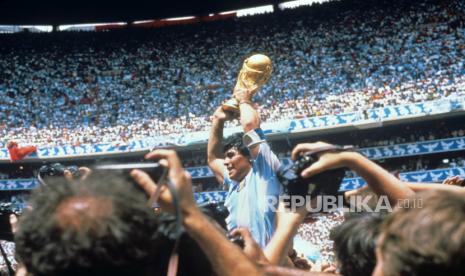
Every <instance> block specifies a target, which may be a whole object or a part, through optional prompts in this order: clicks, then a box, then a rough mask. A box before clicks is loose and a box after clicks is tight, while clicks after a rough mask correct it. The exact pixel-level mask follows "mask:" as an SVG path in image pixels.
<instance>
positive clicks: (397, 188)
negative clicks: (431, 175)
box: [292, 142, 414, 205]
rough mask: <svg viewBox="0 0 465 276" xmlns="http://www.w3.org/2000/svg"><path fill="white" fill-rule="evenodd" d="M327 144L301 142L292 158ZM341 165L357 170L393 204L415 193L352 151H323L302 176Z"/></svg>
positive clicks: (376, 190)
mask: <svg viewBox="0 0 465 276" xmlns="http://www.w3.org/2000/svg"><path fill="white" fill-rule="evenodd" d="M326 146H329V144H327V143H324V142H317V143H305V144H299V145H297V146H296V147H295V148H294V149H293V151H292V158H293V159H294V160H295V159H296V158H297V157H298V156H299V154H301V153H304V152H307V151H313V150H317V149H319V148H321V147H326ZM341 167H347V168H349V169H351V170H353V171H354V172H356V173H357V174H358V175H359V176H361V177H362V178H363V179H364V180H365V181H366V182H367V184H368V186H369V187H370V188H371V189H372V190H373V191H374V192H375V193H376V194H378V195H386V196H387V197H388V199H389V201H390V203H391V204H392V205H396V204H397V203H398V201H399V200H400V199H406V198H409V197H411V196H413V195H414V192H413V191H412V189H410V188H409V187H408V186H407V185H405V184H404V183H403V182H402V181H401V180H399V179H397V178H396V177H395V176H393V175H391V174H390V173H389V172H388V171H386V170H385V169H383V168H381V167H380V166H379V165H377V164H376V163H374V162H372V161H371V160H369V159H368V158H366V157H365V156H363V155H361V154H360V153H357V152H352V151H342V152H337V151H326V152H323V153H321V154H319V159H318V161H317V162H315V163H313V164H312V165H311V166H310V167H308V168H306V169H305V170H304V171H303V172H302V176H303V177H310V176H312V175H315V174H318V173H321V172H323V171H326V170H331V169H336V168H341Z"/></svg>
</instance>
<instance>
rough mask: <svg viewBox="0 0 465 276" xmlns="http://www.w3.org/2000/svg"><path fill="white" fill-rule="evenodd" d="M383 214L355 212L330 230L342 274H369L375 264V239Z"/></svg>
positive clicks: (356, 275) (368, 275)
mask: <svg viewBox="0 0 465 276" xmlns="http://www.w3.org/2000/svg"><path fill="white" fill-rule="evenodd" d="M383 217H384V215H383V214H380V213H357V214H354V215H351V216H349V217H348V218H347V219H346V220H345V221H344V222H343V223H342V224H341V225H339V226H337V227H335V228H333V229H332V230H331V235H330V238H331V239H332V240H333V241H334V251H335V254H336V258H337V261H338V267H339V270H340V273H341V274H342V275H344V276H364V275H367V276H370V275H371V273H372V272H373V269H374V268H375V265H376V257H375V247H376V239H377V238H378V234H379V231H380V227H381V223H382V222H383Z"/></svg>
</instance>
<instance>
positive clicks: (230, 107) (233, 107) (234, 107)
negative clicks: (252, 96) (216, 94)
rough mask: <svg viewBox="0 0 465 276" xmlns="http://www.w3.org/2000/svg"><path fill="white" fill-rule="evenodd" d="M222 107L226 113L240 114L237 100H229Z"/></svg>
mask: <svg viewBox="0 0 465 276" xmlns="http://www.w3.org/2000/svg"><path fill="white" fill-rule="evenodd" d="M221 107H222V108H223V110H224V111H229V112H232V113H239V102H238V101H237V100H236V99H235V98H231V99H229V100H227V101H226V102H225V103H224V104H223V105H222V106H221Z"/></svg>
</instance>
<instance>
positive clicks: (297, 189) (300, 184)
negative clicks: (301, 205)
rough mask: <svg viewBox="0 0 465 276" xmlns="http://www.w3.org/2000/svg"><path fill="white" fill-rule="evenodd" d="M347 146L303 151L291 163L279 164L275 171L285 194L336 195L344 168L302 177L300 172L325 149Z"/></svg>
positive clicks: (342, 149)
mask: <svg viewBox="0 0 465 276" xmlns="http://www.w3.org/2000/svg"><path fill="white" fill-rule="evenodd" d="M350 149H352V147H349V146H344V147H341V146H328V147H324V148H321V149H319V150H316V151H311V152H307V153H304V154H302V155H300V156H299V158H297V160H296V161H294V162H293V163H291V164H288V165H281V167H280V168H279V170H278V172H277V177H278V180H279V181H280V182H281V185H283V187H284V193H285V194H286V195H290V196H294V195H299V196H304V197H305V196H307V195H308V196H310V197H311V198H313V197H316V196H321V195H334V196H335V195H337V194H338V190H339V188H340V186H341V182H342V179H343V178H344V175H345V168H339V169H333V170H328V171H325V172H322V173H319V174H317V175H314V176H311V177H309V178H303V177H302V176H301V175H300V174H301V173H302V171H303V170H305V169H306V168H308V167H310V166H311V165H312V164H313V163H315V162H316V161H318V154H319V153H322V152H325V151H345V150H350Z"/></svg>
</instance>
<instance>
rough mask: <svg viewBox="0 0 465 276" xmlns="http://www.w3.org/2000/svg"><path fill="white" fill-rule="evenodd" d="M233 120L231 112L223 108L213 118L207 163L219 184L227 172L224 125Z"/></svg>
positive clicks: (219, 108) (217, 110) (218, 109)
mask: <svg viewBox="0 0 465 276" xmlns="http://www.w3.org/2000/svg"><path fill="white" fill-rule="evenodd" d="M231 119H232V115H231V114H230V113H229V112H225V111H224V110H223V109H222V107H221V106H220V107H218V108H217V109H216V111H215V113H213V116H212V128H211V130H210V136H209V138H208V146H207V161H208V166H209V167H210V169H211V170H212V171H213V173H214V174H215V177H216V179H217V180H218V182H219V183H223V177H224V171H225V170H226V168H225V166H224V157H223V145H222V141H223V128H224V123H225V122H226V121H228V120H231Z"/></svg>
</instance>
